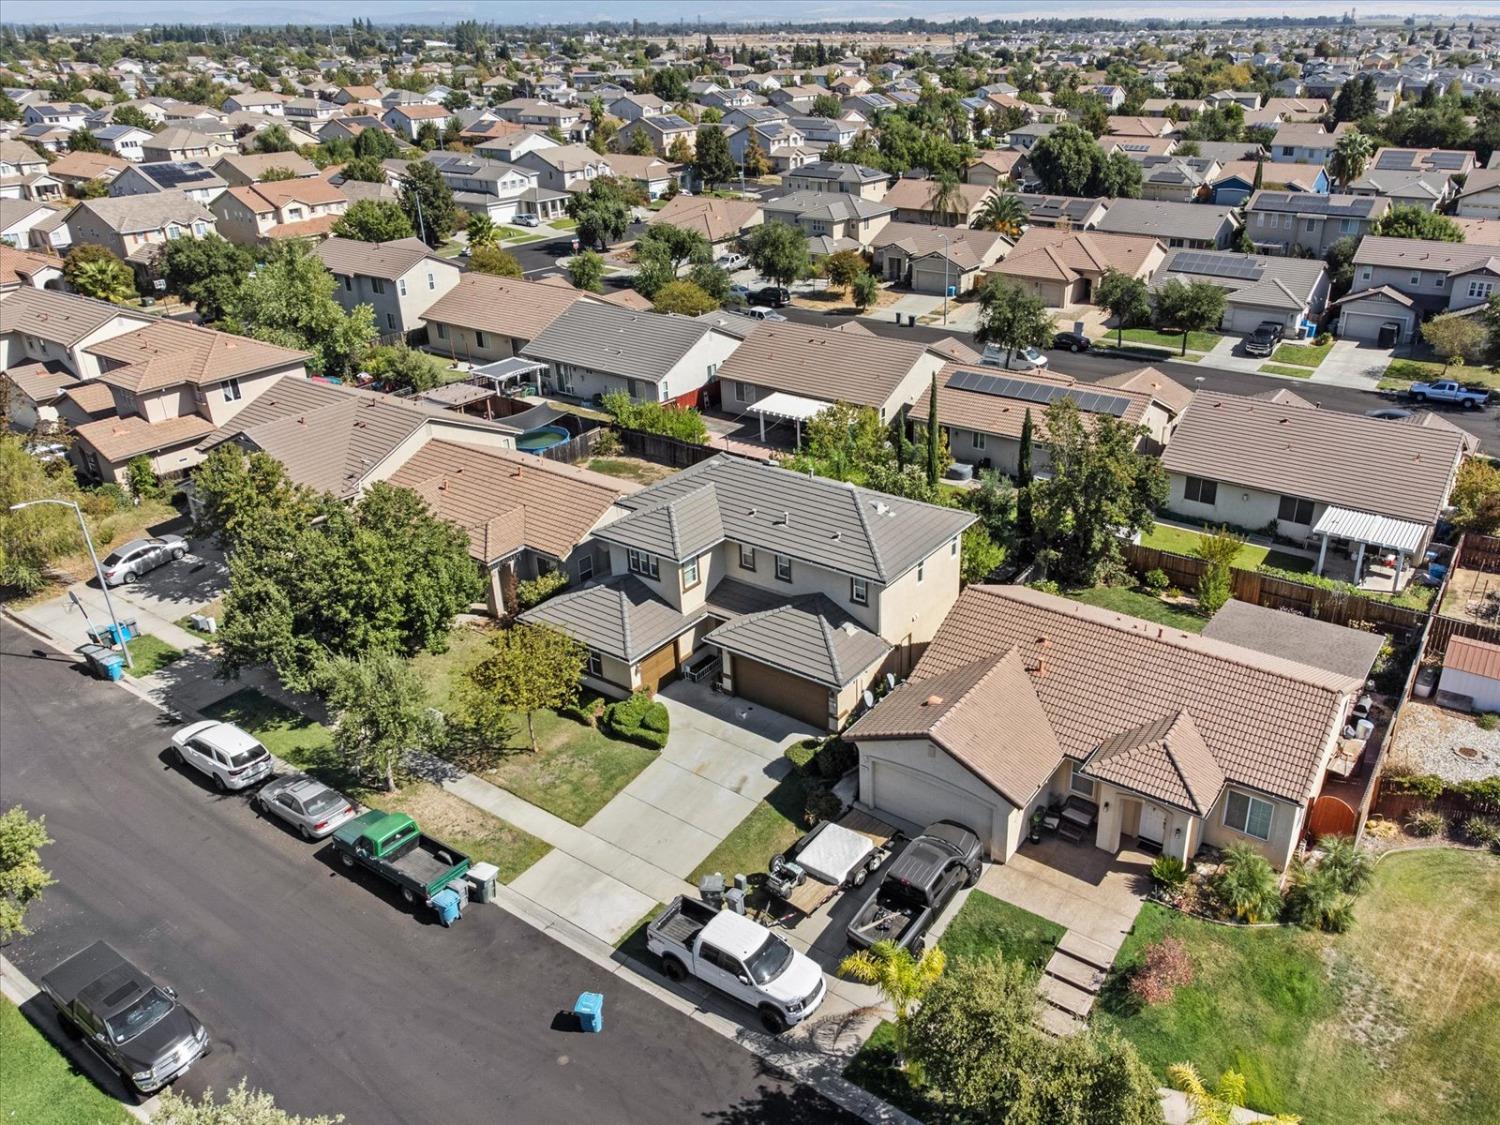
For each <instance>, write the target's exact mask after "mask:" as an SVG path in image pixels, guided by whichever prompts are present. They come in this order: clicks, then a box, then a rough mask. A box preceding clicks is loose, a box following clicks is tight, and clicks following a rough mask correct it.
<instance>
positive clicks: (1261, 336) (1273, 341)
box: [1245, 320, 1282, 355]
mask: <svg viewBox="0 0 1500 1125" xmlns="http://www.w3.org/2000/svg"><path fill="white" fill-rule="evenodd" d="M1281 332H1282V328H1281V325H1279V324H1277V323H1276V322H1275V321H1274V320H1263V321H1261V322H1260V327H1259V328H1257V329H1256V330H1255V331H1254V332H1252V333H1250V335H1249V336H1247V337H1246V338H1245V354H1246V355H1270V354H1271V353H1272V352H1274V351H1275V350H1276V345H1277V344H1279V343H1281Z"/></svg>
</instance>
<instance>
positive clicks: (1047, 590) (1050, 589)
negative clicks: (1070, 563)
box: [1031, 578, 1062, 594]
mask: <svg viewBox="0 0 1500 1125" xmlns="http://www.w3.org/2000/svg"><path fill="white" fill-rule="evenodd" d="M1031 588H1032V589H1033V590H1040V591H1041V592H1042V593H1044V594H1061V593H1062V587H1061V586H1059V585H1058V584H1057V583H1056V582H1054V581H1053V580H1052V579H1050V578H1038V579H1037V580H1036V581H1035V582H1033V583H1031Z"/></svg>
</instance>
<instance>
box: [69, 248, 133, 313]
mask: <svg viewBox="0 0 1500 1125" xmlns="http://www.w3.org/2000/svg"><path fill="white" fill-rule="evenodd" d="M63 278H64V279H65V280H66V281H67V283H68V286H69V288H71V289H73V290H74V291H75V292H77V293H81V294H83V296H85V297H92V298H94V299H95V300H96V301H111V302H114V303H115V304H120V303H122V302H124V301H128V300H130V299H131V298H132V297H134V296H135V273H134V271H132V270H131V268H130V267H129V266H127V265H126V264H125V263H124V262H122V261H120V259H119V258H116V257H115V256H114V254H112V253H110V251H109V249H108V248H107V247H104V246H97V245H94V244H92V243H83V244H80V245H78V246H75V247H74V248H73V249H72V250H71V251H69V252H68V256H67V257H66V258H64V259H63Z"/></svg>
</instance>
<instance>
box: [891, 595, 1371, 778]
mask: <svg viewBox="0 0 1500 1125" xmlns="http://www.w3.org/2000/svg"><path fill="white" fill-rule="evenodd" d="M1013 648H1019V650H1020V654H1021V656H1022V658H1023V659H1024V660H1025V666H1026V670H1027V675H1028V677H1029V679H1030V681H1031V686H1032V688H1033V690H1034V691H1035V692H1036V695H1037V698H1038V699H1040V700H1041V703H1042V708H1043V710H1044V711H1045V712H1046V715H1047V719H1048V723H1049V725H1050V726H1051V728H1052V730H1053V732H1054V734H1055V735H1056V737H1057V741H1058V744H1059V745H1060V746H1061V747H1062V751H1063V753H1064V755H1066V756H1067V757H1068V758H1071V759H1072V760H1074V761H1083V760H1084V759H1086V758H1087V757H1088V756H1089V755H1090V754H1091V753H1093V751H1094V750H1095V749H1096V748H1097V747H1098V746H1099V744H1100V743H1102V742H1104V741H1105V740H1106V739H1109V738H1112V737H1114V736H1116V735H1118V734H1119V733H1120V732H1121V731H1125V730H1133V729H1135V728H1136V727H1139V726H1141V725H1143V724H1146V723H1149V722H1152V721H1154V720H1157V719H1159V718H1161V716H1163V715H1165V714H1168V713H1173V714H1175V713H1176V712H1178V711H1186V712H1188V713H1189V714H1191V715H1192V716H1193V723H1194V725H1195V726H1196V727H1197V729H1198V731H1199V732H1200V734H1201V735H1202V738H1203V741H1204V743H1205V744H1206V745H1208V746H1209V747H1211V748H1212V751H1213V756H1214V758H1215V760H1216V761H1217V762H1218V763H1219V766H1220V768H1221V769H1222V770H1223V771H1224V775H1225V778H1226V779H1227V780H1228V781H1229V782H1230V783H1232V784H1238V785H1245V786H1249V787H1252V788H1255V789H1259V790H1261V791H1263V792H1266V793H1269V794H1271V795H1272V796H1276V797H1281V798H1283V799H1285V800H1289V801H1295V802H1301V801H1303V800H1305V799H1306V798H1307V797H1308V796H1310V795H1311V793H1312V791H1313V790H1314V788H1315V787H1316V785H1317V784H1318V782H1319V780H1320V779H1321V777H1322V769H1323V763H1324V760H1325V757H1326V755H1327V752H1328V748H1329V745H1330V742H1331V738H1332V735H1333V733H1334V729H1335V726H1336V723H1337V722H1338V720H1339V719H1340V718H1341V716H1342V709H1343V706H1344V701H1345V698H1346V697H1347V696H1348V695H1349V694H1351V693H1353V692H1355V691H1357V690H1358V689H1359V688H1360V686H1361V682H1360V681H1359V680H1356V679H1353V678H1350V677H1346V676H1340V675H1337V674H1335V673H1333V672H1329V671H1325V670H1322V669H1317V668H1312V667H1309V666H1307V665H1304V664H1299V663H1296V662H1294V661H1292V660H1288V659H1285V658H1281V657H1276V656H1268V655H1265V654H1262V653H1258V652H1253V651H1251V650H1249V649H1245V648H1240V647H1238V646H1236V645H1230V644H1225V643H1223V642H1222V641H1214V640H1209V639H1205V638H1203V637H1199V636H1196V635H1194V634H1191V633H1183V632H1181V631H1179V630H1176V629H1171V628H1168V627H1166V626H1163V625H1158V624H1154V623H1152V622H1148V621H1141V620H1139V619H1137V618H1133V617H1127V616H1125V615H1124V614H1120V613H1116V612H1115V611H1113V610H1107V609H1099V608H1096V607H1093V606H1087V605H1083V604H1082V603H1080V602H1075V601H1071V600H1069V599H1067V598H1062V597H1057V596H1055V595H1052V594H1045V593H1042V592H1041V591H1039V590H1031V589H1027V588H1026V587H1018V586H970V587H969V588H968V589H967V590H965V591H964V592H963V594H962V595H960V596H959V599H958V602H957V603H956V604H955V605H954V607H953V610H952V612H951V613H950V614H949V615H948V618H947V620H946V621H944V623H943V625H942V626H941V627H940V628H939V629H938V632H937V635H936V636H935V637H934V638H933V640H932V643H931V644H930V645H929V646H928V648H927V651H926V653H924V654H923V656H922V659H921V660H920V661H919V662H918V664H917V667H916V669H915V670H914V671H913V673H912V677H911V679H912V682H913V683H916V684H921V683H924V682H926V681H928V680H930V679H932V678H933V677H935V676H939V675H942V674H944V673H946V672H950V671H952V670H953V669H955V668H961V667H965V666H967V665H970V664H972V663H973V662H974V661H976V660H980V659H983V658H986V657H994V656H997V655H1001V654H1004V653H1007V652H1009V651H1010V650H1011V649H1013ZM876 711H877V713H878V711H879V708H878V707H877V708H876ZM989 719H990V723H989V725H990V728H991V729H992V730H1004V729H1006V728H1007V724H1008V723H1009V719H1010V712H1009V707H1008V704H1007V705H1005V706H1001V707H995V708H993V709H990V713H989Z"/></svg>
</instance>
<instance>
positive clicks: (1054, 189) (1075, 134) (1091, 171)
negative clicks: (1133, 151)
mask: <svg viewBox="0 0 1500 1125" xmlns="http://www.w3.org/2000/svg"><path fill="white" fill-rule="evenodd" d="M1027 158H1028V159H1029V160H1030V162H1031V168H1032V171H1034V172H1035V173H1036V177H1037V179H1039V180H1040V181H1041V182H1042V188H1043V190H1045V191H1046V192H1048V193H1049V194H1051V195H1075V196H1081V195H1088V194H1089V188H1090V186H1091V185H1092V184H1093V182H1094V180H1095V178H1096V175H1097V169H1098V166H1099V164H1100V162H1101V161H1102V160H1103V159H1104V151H1103V150H1102V149H1101V148H1100V147H1099V143H1098V142H1097V141H1096V140H1094V138H1093V137H1092V136H1090V135H1089V133H1088V132H1086V131H1085V130H1083V129H1081V128H1079V127H1078V126H1077V125H1071V124H1063V125H1059V126H1058V127H1057V128H1056V129H1054V130H1053V131H1052V132H1050V133H1048V134H1047V135H1046V136H1045V137H1042V138H1041V139H1040V140H1038V141H1037V142H1036V144H1034V145H1032V146H1031V151H1030V152H1029V153H1028V157H1027Z"/></svg>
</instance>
